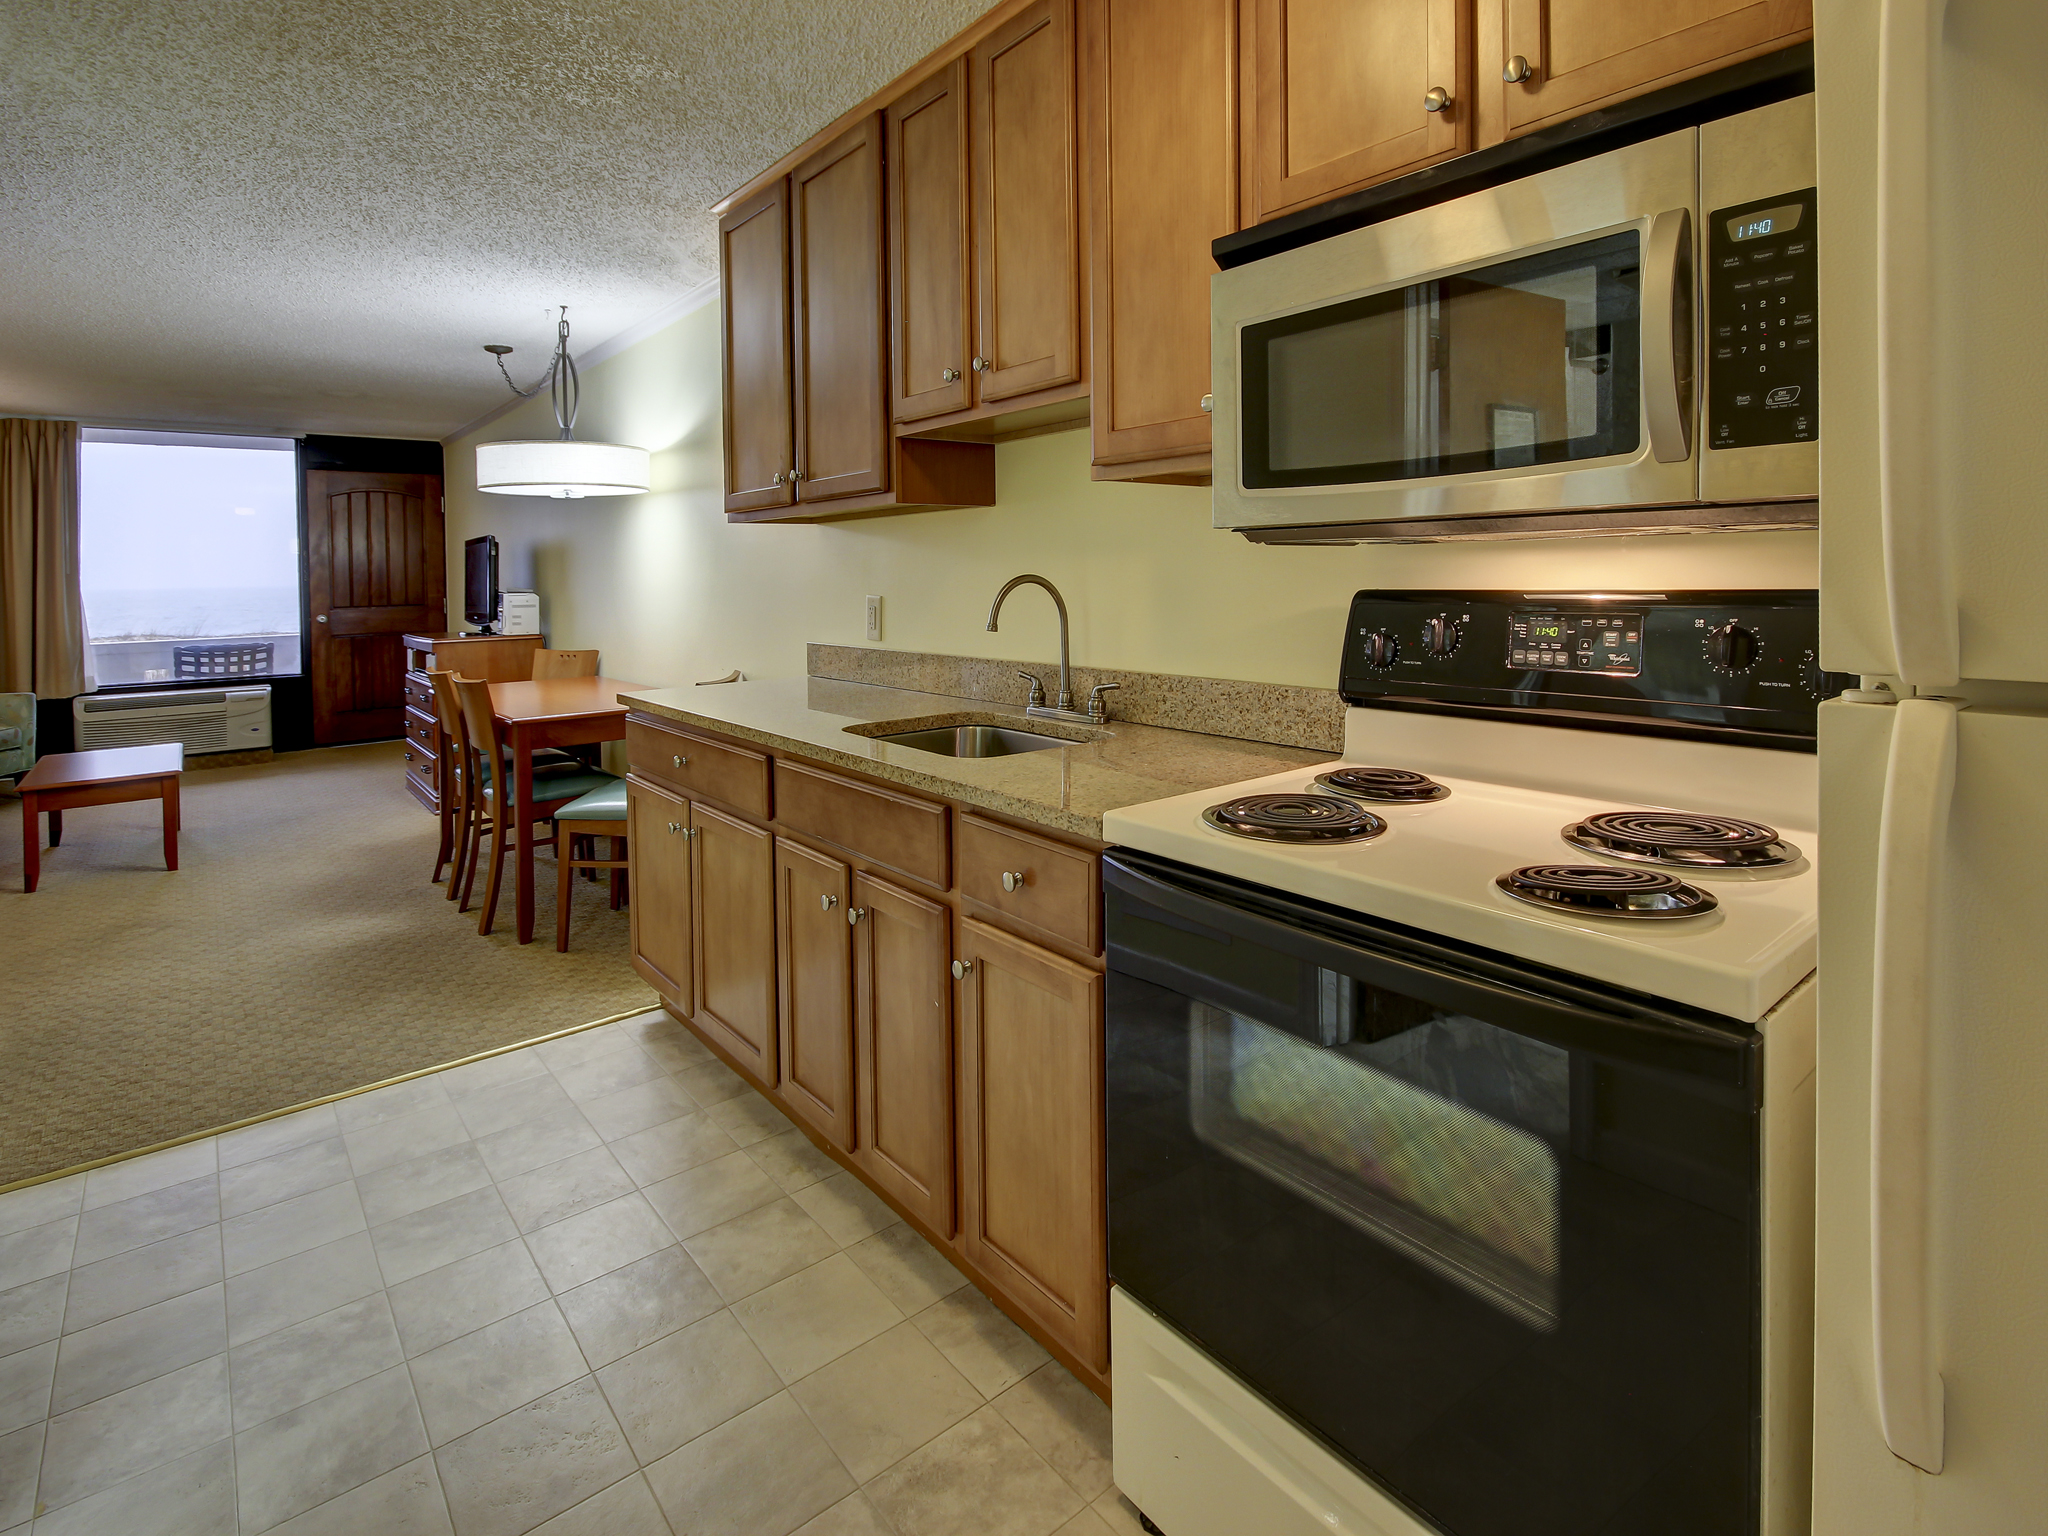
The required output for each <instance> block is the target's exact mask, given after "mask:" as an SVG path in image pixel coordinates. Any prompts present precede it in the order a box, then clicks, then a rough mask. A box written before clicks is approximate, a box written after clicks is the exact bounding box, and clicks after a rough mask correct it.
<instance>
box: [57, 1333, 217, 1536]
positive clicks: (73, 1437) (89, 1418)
mask: <svg viewBox="0 0 2048 1536" xmlns="http://www.w3.org/2000/svg"><path fill="white" fill-rule="evenodd" d="M228 1427H229V1426H228V1360H227V1356H226V1355H215V1356H214V1357H213V1358H212V1359H210V1360H202V1361H200V1362H199V1363H198V1364H196V1365H188V1366H185V1367H184V1368H183V1369H181V1370H176V1371H172V1372H170V1373H169V1374H168V1375H164V1376H159V1377H157V1378H156V1379H154V1380H153V1381H145V1382H143V1383H142V1384H141V1385H140V1386H134V1387H130V1388H128V1390H127V1391H125V1392H116V1393H113V1394H112V1395H111V1396H108V1397H103V1398H101V1399H99V1400H98V1401H97V1402H92V1403H87V1404H86V1405H85V1406H84V1407H83V1408H74V1409H72V1411H71V1412H69V1413H65V1414H59V1415H58V1416H57V1417H56V1418H54V1419H52V1420H50V1424H49V1438H48V1441H47V1443H46V1444H45V1446H44V1448H43V1475H42V1483H41V1486H40V1490H39V1492H40V1496H41V1498H42V1501H43V1503H44V1504H45V1505H47V1506H48V1507H50V1508H51V1509H56V1508H59V1507H61V1506H63V1505H65V1504H71V1503H75V1502H76V1501H77V1500H79V1499H82V1498H84V1497H86V1495H88V1494H93V1493H98V1492H99V1491H100V1490H101V1489H102V1488H111V1487H112V1486H113V1485H114V1484H115V1483H118V1482H122V1481H124V1480H126V1479H127V1478H131V1477H134V1476H136V1475H137V1474H138V1473H142V1472H147V1471H149V1470H150V1469H151V1468H153V1467H160V1466H163V1465H164V1464H165V1463H167V1462H172V1461H177V1460H178V1459H180V1458H181V1457H183V1456H186V1455H188V1454H190V1453H191V1452H193V1451H196V1450H198V1449H199V1448H200V1447H201V1446H206V1445H211V1444H213V1443H214V1442H215V1441H216V1440H225V1439H226V1438H227V1436H228Z"/></svg>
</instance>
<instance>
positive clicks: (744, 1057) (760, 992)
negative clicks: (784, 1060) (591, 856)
mask: <svg viewBox="0 0 2048 1536" xmlns="http://www.w3.org/2000/svg"><path fill="white" fill-rule="evenodd" d="M690 831H691V834H692V835H691V838H690V847H691V849H692V863H693V869H692V873H693V874H694V876H695V880H694V882H693V885H692V892H691V893H692V895H693V896H694V897H695V898H696V902H695V906H696V918H697V921H696V940H697V945H696V951H697V952H696V961H697V965H696V979H697V1008H696V1013H695V1018H696V1022H697V1023H698V1025H699V1026H700V1027H702V1028H704V1029H705V1030H707V1031H708V1032H709V1033H710V1034H711V1035H713V1036H714V1037H715V1038H716V1039H717V1040H718V1042H719V1044H721V1045H723V1046H724V1047H725V1048H726V1049H727V1050H729V1051H731V1052H732V1053H733V1054H734V1055H735V1056H737V1057H738V1058H739V1059H740V1061H741V1062H742V1064H744V1065H745V1066H746V1068H747V1069H748V1070H749V1071H750V1072H752V1073H753V1074H754V1075H755V1076H756V1077H758V1078H759V1079H760V1080H761V1081H762V1082H764V1083H766V1084H768V1085H769V1086H770V1087H771V1088H772V1087H773V1086H774V1085H775V1069H776V1062H775V1054H776V1053H775V840H774V839H773V838H772V837H770V836H769V835H768V834H767V833H766V832H764V831H762V830H761V829H760V828H759V827H754V826H749V825H748V824H747V823H746V822H744V821H735V820H734V819H733V818H731V817H730V816H726V815H722V814H721V813H719V812H718V811H714V810H712V809H711V807H710V806H708V805H701V804H692V805H691V806H690ZM634 890H635V892H636V893H637V892H638V890H639V887H638V886H637V885H636V886H635V887H634ZM635 900H636V901H637V900H638V896H637V894H636V896H635Z"/></svg>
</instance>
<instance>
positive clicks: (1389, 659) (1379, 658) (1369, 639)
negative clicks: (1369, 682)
mask: <svg viewBox="0 0 2048 1536" xmlns="http://www.w3.org/2000/svg"><path fill="white" fill-rule="evenodd" d="M1400 655H1401V642H1400V641H1398V640H1396V639H1395V638H1394V637H1393V636H1392V635H1390V634H1388V633H1387V632H1386V631H1385V630H1384V629H1376V630H1374V631H1373V632H1372V633H1371V634H1369V635H1367V636H1366V637H1365V664H1366V665H1367V666H1368V667H1371V668H1373V669H1375V670H1376V671H1381V672H1384V671H1385V670H1386V669H1387V668H1388V667H1391V666H1392V665H1393V664H1394V662H1395V661H1396V660H1397V659H1398V658H1399V657H1400Z"/></svg>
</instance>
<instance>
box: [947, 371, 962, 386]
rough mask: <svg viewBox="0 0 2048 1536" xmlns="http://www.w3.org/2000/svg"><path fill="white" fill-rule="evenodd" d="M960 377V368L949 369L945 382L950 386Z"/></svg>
mask: <svg viewBox="0 0 2048 1536" xmlns="http://www.w3.org/2000/svg"><path fill="white" fill-rule="evenodd" d="M959 377H960V370H959V369H958V368H948V369H947V370H946V372H945V380H946V382H947V383H948V384H951V383H953V382H954V381H955V380H956V379H958V378H959Z"/></svg>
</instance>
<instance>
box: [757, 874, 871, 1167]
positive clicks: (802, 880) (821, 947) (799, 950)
mask: <svg viewBox="0 0 2048 1536" xmlns="http://www.w3.org/2000/svg"><path fill="white" fill-rule="evenodd" d="M851 896H852V891H851V889H850V878H849V872H848V870H847V867H846V866H845V865H844V864H842V863H840V862H839V860H837V859H834V858H828V857H826V856H825V855H824V854H822V853H813V852H812V851H811V850H810V849H808V848H805V847H802V846H800V845H799V844H796V843H787V842H784V841H782V840H781V839H780V838H778V839H776V843H775V933H776V983H777V999H778V1001H779V1003H780V1008H779V1010H778V1013H779V1018H780V1021H781V1022H780V1025H779V1028H780V1030H781V1043H782V1081H781V1083H780V1085H779V1086H778V1087H777V1088H776V1092H777V1093H779V1094H780V1095H781V1096H782V1099H783V1102H784V1103H786V1104H788V1105H789V1107H790V1108H791V1109H793V1110H795V1111H796V1112H797V1113H798V1114H799V1115H801V1116H803V1118H804V1119H806V1120H808V1121H809V1122H810V1123H811V1124H812V1125H813V1126H815V1127H816V1128H817V1129H818V1131H819V1132H820V1133H821V1134H823V1135H824V1136H826V1137H828V1138H829V1139H830V1140H832V1141H833V1142H834V1143H836V1144H837V1145H839V1146H841V1147H844V1148H845V1149H846V1150H847V1151H849V1152H851V1151H852V1150H853V1146H854V1139H853V1126H854V1113H853V924H852V923H850V922H849V921H848V916H849V913H850V911H851V910H852V908H851V901H850V899H851Z"/></svg>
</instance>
